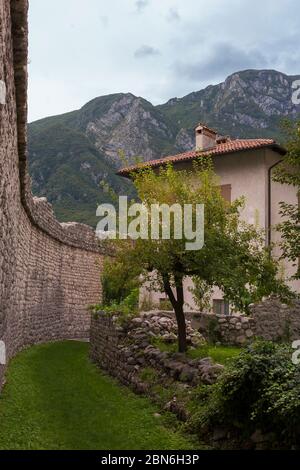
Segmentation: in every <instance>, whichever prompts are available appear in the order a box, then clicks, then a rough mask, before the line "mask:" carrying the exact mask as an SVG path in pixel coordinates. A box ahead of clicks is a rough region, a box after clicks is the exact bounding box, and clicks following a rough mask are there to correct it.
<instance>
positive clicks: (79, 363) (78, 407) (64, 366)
mask: <svg viewBox="0 0 300 470" xmlns="http://www.w3.org/2000/svg"><path fill="white" fill-rule="evenodd" d="M156 412H157V408H156V407H155V406H154V405H153V404H151V403H150V401H149V400H148V399H147V398H142V397H138V396H136V395H134V394H133V393H132V392H131V391H130V390H128V389H127V388H125V387H121V386H119V385H118V384H117V383H116V382H115V381H114V380H113V379H111V378H109V377H107V376H106V375H104V374H103V373H101V372H100V371H99V369H97V368H96V366H95V365H93V364H91V363H90V361H89V359H88V344H86V343H79V342H75V341H68V342H60V343H51V344H46V345H39V346H34V347H32V348H30V349H27V350H25V351H23V352H22V353H20V354H19V355H18V356H17V357H16V358H15V359H13V360H12V361H11V363H10V366H9V368H8V372H7V383H6V385H5V387H4V389H3V392H2V394H1V395H0V423H1V426H0V449H25V450H26V449H34V450H40V449H52V450H56V449H58V450H59V449H69V450H73V449H74V450H77V449H82V450H85V449H94V450H98V449H99V450H105V449H106V450H117V449H119V450H136V449H146V450H166V449H170V450H173V449H193V448H195V446H196V444H195V442H194V441H193V439H192V437H187V436H184V435H183V434H181V433H180V432H179V431H175V430H174V429H173V428H170V427H169V425H168V424H167V420H165V419H164V418H163V417H160V418H157V417H155V416H154V413H156Z"/></svg>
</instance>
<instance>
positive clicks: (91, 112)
mask: <svg viewBox="0 0 300 470" xmlns="http://www.w3.org/2000/svg"><path fill="white" fill-rule="evenodd" d="M297 79H300V76H288V75H285V74H283V73H280V72H276V71H273V70H260V71H257V70H246V71H243V72H238V73H235V74H233V75H231V76H229V77H228V78H227V79H226V80H225V81H224V82H223V83H220V84H219V85H213V86H208V87H207V88H205V89H204V90H201V91H198V92H193V93H191V94H189V95H187V96H185V97H183V98H172V99H171V100H169V101H168V102H167V103H165V104H163V105H160V106H153V105H152V104H151V103H150V102H148V101H146V100H145V99H143V98H140V97H136V96H134V95H132V94H130V93H127V94H123V93H120V94H114V95H108V96H102V97H99V98H96V99H94V100H92V101H91V102H89V103H87V104H86V105H85V106H83V107H82V108H81V109H80V110H78V111H74V112H71V113H68V114H64V115H60V116H53V117H49V118H46V119H42V120H40V121H36V122H34V123H32V124H30V125H29V157H30V169H31V175H32V178H33V188H34V191H35V193H37V194H39V195H45V196H47V197H48V199H49V200H50V202H52V203H53V205H54V208H55V211H56V214H57V215H58V217H59V218H60V220H67V219H70V218H71V219H72V220H77V221H80V222H85V223H90V224H94V223H95V221H96V219H95V216H94V214H95V210H96V206H97V204H98V203H100V202H102V201H104V200H105V201H109V199H110V197H109V195H108V194H107V193H105V190H104V189H103V188H99V183H100V182H101V181H105V182H107V183H108V184H109V185H110V186H112V187H113V188H114V189H115V190H116V192H117V193H122V194H127V193H132V188H131V186H130V183H128V182H126V181H124V180H122V179H121V178H119V177H116V176H115V170H116V168H119V167H121V166H122V165H123V158H124V155H125V156H126V159H127V160H129V161H130V162H134V161H135V160H136V158H140V159H142V160H151V159H153V158H157V157H160V156H164V155H168V154H172V153H178V152H181V151H185V150H190V149H191V148H193V146H194V132H193V128H194V126H195V124H196V123H197V122H199V121H204V122H206V123H207V124H208V125H210V126H212V127H215V128H216V129H218V130H219V131H220V133H222V134H225V135H231V136H232V137H249V138H251V137H275V138H278V139H279V140H282V135H281V132H280V122H281V120H282V119H283V118H285V117H287V118H290V119H295V118H296V117H297V116H298V115H299V112H300V106H299V105H298V106H297V105H295V104H293V102H292V93H293V89H292V83H293V82H294V81H295V80H297Z"/></svg>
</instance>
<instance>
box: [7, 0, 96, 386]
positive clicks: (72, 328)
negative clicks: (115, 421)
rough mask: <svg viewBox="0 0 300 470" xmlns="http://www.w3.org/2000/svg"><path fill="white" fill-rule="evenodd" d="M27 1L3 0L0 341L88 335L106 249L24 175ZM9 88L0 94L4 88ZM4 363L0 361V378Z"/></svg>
mask: <svg viewBox="0 0 300 470" xmlns="http://www.w3.org/2000/svg"><path fill="white" fill-rule="evenodd" d="M27 7H28V2H27V0H0V84H1V87H0V90H1V91H2V99H1V100H0V341H3V342H4V343H5V346H6V355H7V360H9V358H10V357H12V356H13V355H14V354H15V353H16V352H17V351H19V350H20V349H21V348H23V347H24V346H26V345H30V344H33V343H37V342H42V341H50V340H57V339H67V338H79V337H88V335H89V328H90V315H89V314H88V313H87V306H88V305H89V304H92V303H97V302H99V300H100V297H101V286H100V273H101V267H102V261H103V254H102V253H101V250H100V249H99V246H98V244H97V241H96V239H95V236H94V233H93V230H92V229H90V228H89V227H86V226H84V225H81V224H74V223H70V224H60V223H59V222H58V221H57V220H56V219H55V217H54V214H53V211H52V208H51V205H50V204H48V203H47V201H46V200H45V199H43V198H40V199H39V198H33V197H32V195H31V187H30V179H29V176H28V172H27V158H26V157H27V155H26V148H27V145H26V120H27V96H26V93H27V48H28V30H27ZM5 89H6V93H4V92H3V90H4V91H5ZM3 372H4V365H0V380H1V379H2V376H3Z"/></svg>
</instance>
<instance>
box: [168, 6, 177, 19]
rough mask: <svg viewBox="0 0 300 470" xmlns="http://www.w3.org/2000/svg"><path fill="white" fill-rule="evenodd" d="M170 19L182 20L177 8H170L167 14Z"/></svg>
mask: <svg viewBox="0 0 300 470" xmlns="http://www.w3.org/2000/svg"><path fill="white" fill-rule="evenodd" d="M167 19H168V21H170V22H171V21H180V15H179V13H178V10H177V8H174V7H172V8H170V9H169V12H168V16H167Z"/></svg>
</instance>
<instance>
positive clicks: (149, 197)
mask: <svg viewBox="0 0 300 470" xmlns="http://www.w3.org/2000/svg"><path fill="white" fill-rule="evenodd" d="M133 178H134V184H135V187H136V189H137V192H138V196H139V198H140V199H141V200H142V201H143V203H144V204H145V206H146V207H148V208H150V206H151V204H155V203H160V204H162V203H165V204H169V205H172V204H174V203H177V204H179V205H180V206H181V207H183V205H184V204H193V205H194V207H195V205H196V204H204V206H205V224H204V233H205V244H204V247H203V248H202V249H200V250H197V251H187V250H186V249H185V245H186V242H187V241H188V240H187V239H186V238H185V237H183V239H182V240H177V239H174V231H171V237H170V239H169V240H151V239H149V240H144V239H138V240H135V243H134V244H130V243H128V242H124V243H123V242H122V241H119V242H118V248H119V253H118V256H117V257H119V260H120V262H121V260H122V262H123V263H124V266H126V265H127V266H128V268H127V269H129V266H130V267H131V269H132V268H134V269H139V270H140V273H141V274H143V276H144V277H145V278H146V277H147V274H148V273H149V272H150V273H151V272H152V271H155V272H156V273H157V279H156V281H157V283H156V287H159V288H160V289H161V290H165V291H166V286H170V287H175V288H177V287H181V285H182V282H183V279H184V278H185V277H192V276H196V277H197V279H198V284H200V283H202V286H203V285H204V286H205V289H211V288H213V287H219V288H221V289H222V290H223V291H224V294H225V297H226V299H227V300H229V301H230V302H231V303H232V304H234V305H235V307H236V309H238V310H240V311H245V312H247V311H248V306H249V304H250V303H252V302H255V301H258V300H260V299H261V298H262V297H264V296H266V295H268V294H271V293H276V294H279V295H281V296H282V298H285V297H286V298H288V297H289V290H288V288H287V287H286V286H285V285H284V284H283V283H282V282H281V281H280V280H279V279H277V274H278V269H279V267H278V264H277V263H276V262H275V261H274V260H273V259H272V258H271V257H270V252H269V250H267V249H266V248H265V243H264V236H263V233H262V232H260V231H259V230H257V228H256V227H254V226H253V225H249V224H246V223H244V222H242V221H241V219H240V210H241V208H242V207H243V199H238V200H236V201H233V202H232V203H231V204H229V203H228V202H227V201H225V200H224V199H223V197H222V195H221V192H220V185H219V180H218V178H217V176H216V175H215V173H214V170H213V166H212V161H211V160H210V159H209V158H205V159H203V158H199V160H198V161H197V162H195V164H194V167H193V169H192V170H184V171H180V172H179V171H176V170H175V169H174V168H173V167H172V166H171V165H168V166H167V167H166V168H162V169H161V170H160V172H159V174H157V173H156V172H154V171H153V169H151V168H146V169H143V170H141V171H139V172H137V173H135V174H134V175H133ZM195 182H197V184H196V183H195ZM194 216H195V214H193V217H194ZM149 225H150V226H149V233H150V231H151V224H149ZM157 284H158V285H157ZM166 293H167V294H168V296H169V298H170V295H169V292H167V291H166ZM170 300H171V302H172V304H173V306H174V302H173V301H172V299H171V298H170Z"/></svg>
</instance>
